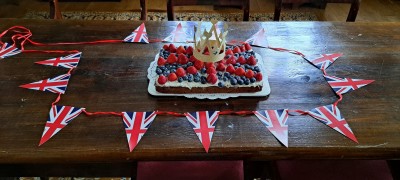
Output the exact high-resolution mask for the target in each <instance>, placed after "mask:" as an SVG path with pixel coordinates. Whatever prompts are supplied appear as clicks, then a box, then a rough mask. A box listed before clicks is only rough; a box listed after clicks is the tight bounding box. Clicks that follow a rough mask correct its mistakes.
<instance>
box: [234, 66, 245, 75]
mask: <svg viewBox="0 0 400 180" xmlns="http://www.w3.org/2000/svg"><path fill="white" fill-rule="evenodd" d="M235 74H236V75H238V76H244V74H245V71H244V69H243V68H241V67H239V68H237V69H236V70H235Z"/></svg>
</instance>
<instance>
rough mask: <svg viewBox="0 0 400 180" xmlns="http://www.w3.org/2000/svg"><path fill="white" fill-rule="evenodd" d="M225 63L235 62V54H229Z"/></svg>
mask: <svg viewBox="0 0 400 180" xmlns="http://www.w3.org/2000/svg"><path fill="white" fill-rule="evenodd" d="M226 64H236V58H235V56H231V57H230V58H229V59H228V60H226Z"/></svg>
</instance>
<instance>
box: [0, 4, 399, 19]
mask: <svg viewBox="0 0 400 180" xmlns="http://www.w3.org/2000/svg"><path fill="white" fill-rule="evenodd" d="M79 1H80V0H76V2H60V7H61V10H62V11H117V12H120V11H122V12H126V11H140V7H139V0H121V1H120V2H79ZM166 6H167V3H166V0H148V11H166ZM349 8H350V5H349V4H328V5H327V7H326V9H318V8H314V7H310V6H300V7H298V8H296V9H295V10H296V11H314V12H316V13H317V15H318V16H320V19H321V20H326V21H344V20H345V19H346V16H347V13H348V11H349ZM48 9H49V7H48V2H47V1H45V0H0V17H1V18H21V17H23V16H24V14H25V13H26V12H28V11H48ZM273 10H274V0H251V1H250V13H255V12H265V13H268V12H270V13H272V12H273ZM176 11H197V12H210V11H216V10H214V9H213V7H212V6H191V7H189V6H186V7H177V8H176ZM219 11H224V12H225V11H229V12H238V11H240V10H238V9H224V10H218V12H219ZM285 11H289V10H288V9H284V10H283V11H282V12H285ZM356 21H364V22H365V21H382V22H383V21H389V22H399V21H400V0H363V1H362V2H361V7H360V11H359V14H358V16H357V20H356Z"/></svg>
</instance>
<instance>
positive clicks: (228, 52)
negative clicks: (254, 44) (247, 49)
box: [225, 49, 233, 55]
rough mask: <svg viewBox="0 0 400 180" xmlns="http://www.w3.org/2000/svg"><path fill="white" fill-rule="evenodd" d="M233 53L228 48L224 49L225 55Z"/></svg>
mask: <svg viewBox="0 0 400 180" xmlns="http://www.w3.org/2000/svg"><path fill="white" fill-rule="evenodd" d="M229 54H230V55H233V52H232V50H231V49H228V50H226V51H225V55H229Z"/></svg>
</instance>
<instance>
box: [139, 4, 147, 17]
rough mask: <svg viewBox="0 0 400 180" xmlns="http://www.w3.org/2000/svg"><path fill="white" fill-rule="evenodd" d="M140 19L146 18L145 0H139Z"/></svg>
mask: <svg viewBox="0 0 400 180" xmlns="http://www.w3.org/2000/svg"><path fill="white" fill-rule="evenodd" d="M140 11H141V12H140V20H142V21H146V20H147V7H146V0H140Z"/></svg>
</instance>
